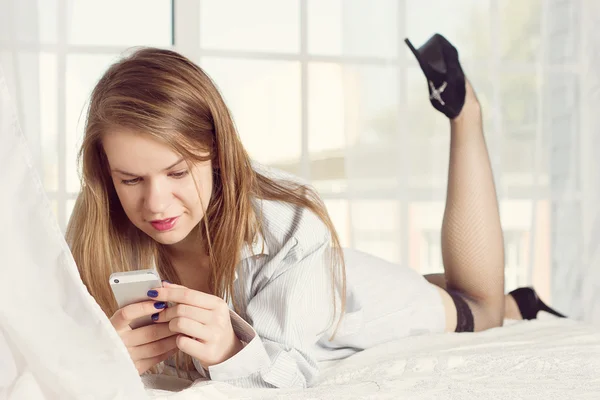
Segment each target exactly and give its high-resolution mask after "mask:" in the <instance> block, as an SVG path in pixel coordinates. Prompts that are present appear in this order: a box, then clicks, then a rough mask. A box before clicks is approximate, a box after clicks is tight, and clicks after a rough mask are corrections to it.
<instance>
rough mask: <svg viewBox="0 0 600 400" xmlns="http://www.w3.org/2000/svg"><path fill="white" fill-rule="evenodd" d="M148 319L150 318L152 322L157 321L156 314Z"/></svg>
mask: <svg viewBox="0 0 600 400" xmlns="http://www.w3.org/2000/svg"><path fill="white" fill-rule="evenodd" d="M150 318H152V321H158V313H156V314H152V317H150Z"/></svg>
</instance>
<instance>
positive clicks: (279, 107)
mask: <svg viewBox="0 0 600 400" xmlns="http://www.w3.org/2000/svg"><path fill="white" fill-rule="evenodd" d="M201 66H202V68H203V69H205V70H206V72H207V73H208V74H209V75H210V77H211V78H212V79H213V80H214V81H215V83H216V85H217V86H218V87H219V89H220V90H221V93H222V94H223V97H224V98H225V102H226V103H227V105H228V107H229V108H230V110H231V111H232V116H233V119H234V120H235V123H236V127H237V129H238V132H239V135H240V137H241V139H242V142H243V143H244V146H245V147H246V149H247V151H248V152H249V153H250V156H251V157H252V158H253V159H255V160H256V161H258V162H260V163H263V164H266V165H271V166H274V167H276V168H280V169H283V170H287V171H289V172H292V173H298V172H299V162H300V154H301V146H300V144H301V136H300V135H301V133H300V132H301V128H300V126H301V122H300V64H299V63H298V62H289V61H263V60H232V59H222V58H215V57H205V58H202V62H201Z"/></svg>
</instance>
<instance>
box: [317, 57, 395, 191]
mask: <svg viewBox="0 0 600 400" xmlns="http://www.w3.org/2000/svg"><path fill="white" fill-rule="evenodd" d="M308 72H309V95H308V96H309V99H308V102H309V105H308V109H309V115H308V119H309V122H308V126H309V133H308V143H309V150H310V161H311V178H312V179H313V180H314V181H315V184H316V185H317V186H318V187H319V189H320V190H322V191H328V192H337V191H339V190H340V189H343V187H344V186H346V185H348V187H349V188H351V189H352V190H371V189H373V190H376V189H380V188H389V187H395V182H396V181H397V178H398V176H397V174H396V171H397V169H396V168H395V161H394V160H396V157H395V155H394V154H395V153H393V152H394V151H395V149H396V148H397V142H398V135H397V112H398V111H397V110H398V99H397V77H396V70H395V69H394V68H393V67H375V66H353V65H343V66H342V65H339V64H330V63H312V64H310V65H309V71H308ZM348 168H351V170H348ZM348 176H351V177H352V178H353V180H352V181H346V178H347V177H348Z"/></svg>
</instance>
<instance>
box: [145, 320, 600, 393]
mask: <svg viewBox="0 0 600 400" xmlns="http://www.w3.org/2000/svg"><path fill="white" fill-rule="evenodd" d="M146 383H147V385H148V389H147V391H148V393H149V394H150V395H152V396H155V397H156V398H168V399H173V400H186V399H198V398H204V397H203V396H207V398H212V396H215V393H218V394H219V395H226V396H227V397H223V398H231V399H237V398H239V399H242V398H244V399H275V398H281V399H284V398H285V399H297V400H300V399H302V400H308V399H366V398H372V399H401V398H407V399H436V400H440V399H502V400H508V399H561V400H564V399H600V329H599V327H597V326H592V325H588V324H584V323H581V322H576V321H572V320H564V319H555V318H548V319H545V320H544V319H540V320H537V321H518V322H516V321H507V325H506V326H504V327H502V328H498V329H492V330H488V331H485V332H479V333H462V334H456V333H452V334H441V335H432V336H414V337H410V338H407V339H402V340H399V341H395V342H391V343H388V344H386V345H382V346H379V347H376V348H372V349H369V350H366V351H363V352H361V353H358V354H356V355H354V356H352V357H350V358H347V359H345V360H342V361H340V362H337V363H335V364H333V365H330V366H329V368H328V369H326V370H325V371H324V373H323V376H322V382H321V383H320V384H319V386H317V387H314V388H310V389H308V390H304V391H302V390H280V389H273V390H265V389H256V390H247V389H238V388H234V387H231V386H228V385H224V384H221V383H214V382H207V381H204V382H197V383H196V384H195V385H193V386H191V387H189V388H187V389H185V390H183V391H181V392H179V393H170V394H167V393H165V392H162V391H161V390H158V389H157V388H158V387H167V386H166V385H168V384H169V383H174V382H169V378H165V377H161V378H158V379H157V378H156V377H147V378H146ZM178 383H180V384H181V385H183V384H185V383H184V382H183V381H180V382H178ZM188 384H189V383H188ZM175 388H177V385H176V384H174V385H173V386H172V387H171V389H173V390H174V389H175ZM179 388H180V389H181V386H180V387H179ZM215 398H219V397H215Z"/></svg>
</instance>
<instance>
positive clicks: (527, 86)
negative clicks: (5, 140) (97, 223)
mask: <svg viewBox="0 0 600 400" xmlns="http://www.w3.org/2000/svg"><path fill="white" fill-rule="evenodd" d="M173 5H174V7H173ZM142 8H143V9H144V13H143V15H144V16H143V17H140V15H142V14H141V13H140V12H139V11H140V9H142ZM231 10H236V12H235V13H232V12H231ZM173 17H174V21H175V23H174V25H173V24H172V22H173V21H172V18H173ZM598 22H600V6H599V5H598V2H596V1H594V0H528V1H521V0H452V1H448V0H378V1H377V2H373V1H368V0H286V1H282V0H255V1H253V2H252V3H248V2H246V1H245V0H175V1H174V2H171V1H169V0H156V1H153V2H145V1H139V0H127V1H114V0H111V1H105V2H95V1H90V0H78V1H77V2H74V1H71V0H56V1H54V2H46V1H43V2H42V1H36V0H0V66H1V68H2V69H3V70H4V73H5V75H6V76H7V77H8V78H7V80H8V84H9V87H10V89H11V92H12V94H13V98H14V99H15V100H16V103H17V105H18V112H19V115H20V119H21V125H22V127H23V129H24V131H25V134H26V136H27V138H28V140H29V144H30V147H31V150H32V153H33V154H34V159H35V160H36V166H37V167H38V168H39V169H40V173H41V175H42V177H43V183H44V185H45V186H46V189H47V191H48V194H49V196H50V199H51V201H52V203H53V204H54V207H55V212H56V214H57V217H58V219H59V223H60V225H61V226H62V227H63V228H64V226H65V223H66V220H67V218H68V216H69V210H70V207H72V204H73V199H74V197H75V195H76V193H77V190H78V182H77V174H76V165H75V160H74V154H75V151H76V145H77V143H78V138H80V135H81V123H82V121H81V120H80V114H81V111H82V110H84V108H85V101H86V98H87V95H88V94H89V90H90V89H91V88H92V86H93V84H94V82H95V80H97V79H98V78H99V76H100V74H101V73H102V71H103V70H104V68H105V67H106V65H108V64H109V63H110V62H111V61H112V60H113V59H114V57H115V56H116V55H117V54H119V53H120V52H121V51H122V50H124V49H126V48H127V47H129V46H132V45H156V46H164V47H172V48H174V49H175V50H178V51H181V52H182V53H184V54H186V55H187V56H189V57H190V58H192V59H193V60H194V61H196V62H198V63H199V64H200V65H201V66H202V67H203V68H205V69H206V71H207V72H208V73H209V74H210V75H211V76H212V77H213V78H214V80H215V82H216V83H217V85H218V86H219V87H220V89H221V90H222V92H223V95H224V96H225V99H226V101H227V102H228V104H229V106H230V107H231V108H232V111H233V115H234V118H235V120H236V124H237V126H238V128H239V131H240V135H241V137H242V140H243V141H244V143H245V145H246V146H247V148H248V150H249V152H250V154H251V156H252V157H253V158H255V159H256V160H257V161H259V162H261V163H264V164H267V165H271V166H274V167H277V168H282V169H285V170H288V171H291V172H293V173H296V174H299V175H301V176H303V177H304V178H307V179H310V180H311V181H312V182H313V184H314V185H315V187H316V188H317V189H318V190H319V191H320V193H321V194H322V196H323V197H324V199H325V202H326V204H327V206H328V209H329V211H330V214H331V216H332V218H333V220H334V223H335V224H336V226H337V228H338V230H339V233H340V236H341V238H342V241H343V244H344V245H346V246H350V247H355V248H358V249H360V250H364V251H367V252H370V253H373V254H375V255H378V256H380V257H383V258H385V259H388V260H390V261H393V262H397V263H399V264H402V265H407V266H409V267H411V268H415V269H417V270H419V271H420V272H422V273H434V272H441V271H442V260H441V249H440V226H441V220H442V213H443V207H444V199H445V190H446V174H447V162H448V146H449V137H448V135H449V128H448V122H447V120H446V119H445V118H444V117H443V115H441V114H439V113H438V112H436V111H435V110H434V109H433V107H432V106H431V105H430V104H429V100H428V96H427V87H426V83H425V79H424V77H423V74H422V72H421V70H420V69H419V67H418V65H417V63H416V62H415V60H414V57H413V56H412V54H411V53H410V52H409V51H408V49H407V48H406V46H405V44H404V43H403V39H404V38H405V37H409V38H410V39H411V41H412V42H413V43H414V44H415V45H416V46H419V45H421V44H422V43H423V42H424V41H425V40H427V39H428V38H429V37H430V36H431V35H432V34H433V33H435V32H439V33H442V34H443V35H445V36H446V37H447V38H448V39H449V40H450V41H451V42H452V43H454V44H455V45H456V47H457V48H458V50H459V54H460V58H461V62H462V64H463V66H464V69H465V72H466V73H467V75H468V77H469V78H470V79H471V80H472V82H473V85H474V87H475V90H476V92H477V94H478V97H479V99H480V101H481V103H482V105H483V110H484V117H485V133H486V140H487V144H488V148H489V151H490V156H491V159H492V163H493V168H494V173H495V179H496V184H497V189H498V194H499V198H500V204H501V214H502V223H503V227H504V231H505V242H506V277H507V279H506V290H507V291H508V290H511V289H513V288H515V287H517V286H523V285H529V284H533V285H534V286H535V287H536V288H537V289H538V291H539V292H540V294H541V295H542V297H543V298H544V299H545V300H549V302H550V303H552V304H553V305H555V306H556V307H557V308H558V309H560V310H561V311H563V312H565V313H567V314H569V315H572V316H574V317H576V318H580V319H586V320H594V321H600V295H598V293H600V290H598V289H600V288H599V286H600V272H599V271H600V265H598V264H599V263H600V254H598V250H597V247H598V246H597V243H598V241H599V240H600V234H599V233H598V232H600V213H599V211H600V208H599V206H598V204H600V202H599V200H600V189H597V186H598V183H600V179H598V178H600V176H597V175H598V174H600V172H597V170H598V169H599V168H598V167H599V165H598V160H597V157H596V151H597V150H600V139H598V136H600V132H598V130H599V127H600V119H599V118H600V117H599V116H598V113H597V111H596V107H597V104H598V102H597V100H599V98H600V90H599V89H598V87H599V83H600V76H599V74H600V72H599V71H598V68H597V65H598V63H597V62H596V61H597V60H598V57H599V56H598V55H597V54H599V53H600V41H598V40H597V39H595V38H596V36H597V35H596V33H595V32H594V30H595V29H596V27H597V26H598V24H597V23H598ZM107 25H110V29H108V30H107V29H104V28H106V26H107Z"/></svg>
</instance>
